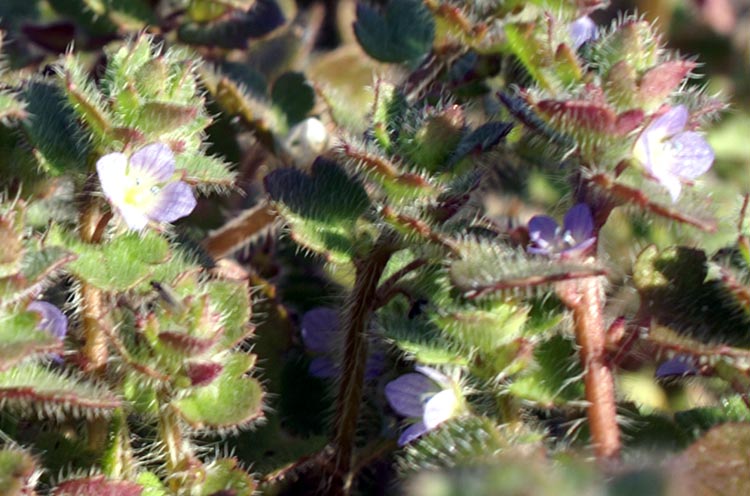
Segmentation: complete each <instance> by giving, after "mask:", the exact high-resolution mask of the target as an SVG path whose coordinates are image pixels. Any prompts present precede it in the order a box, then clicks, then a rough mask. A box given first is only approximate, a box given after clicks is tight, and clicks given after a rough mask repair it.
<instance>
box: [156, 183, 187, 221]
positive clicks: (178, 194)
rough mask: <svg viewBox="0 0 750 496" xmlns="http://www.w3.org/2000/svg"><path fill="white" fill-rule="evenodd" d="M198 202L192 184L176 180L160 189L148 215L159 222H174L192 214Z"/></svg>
mask: <svg viewBox="0 0 750 496" xmlns="http://www.w3.org/2000/svg"><path fill="white" fill-rule="evenodd" d="M196 203H197V202H196V200H195V195H193V190H192V189H190V186H188V184H187V183H185V182H183V181H176V182H173V183H169V184H167V185H166V186H164V187H163V188H162V189H161V191H159V193H158V199H157V201H156V202H155V203H154V205H153V207H151V208H150V209H149V211H148V212H147V215H148V216H149V218H151V219H153V220H155V221H157V222H174V221H176V220H177V219H179V218H181V217H185V216H186V215H188V214H190V212H192V211H193V209H194V208H195V205H196Z"/></svg>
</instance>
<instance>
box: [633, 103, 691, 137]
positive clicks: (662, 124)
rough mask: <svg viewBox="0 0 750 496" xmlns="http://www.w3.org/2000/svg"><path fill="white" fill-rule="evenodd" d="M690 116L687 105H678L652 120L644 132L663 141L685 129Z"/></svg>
mask: <svg viewBox="0 0 750 496" xmlns="http://www.w3.org/2000/svg"><path fill="white" fill-rule="evenodd" d="M688 116H689V114H688V109H687V107H686V106H684V105H677V106H675V107H672V108H671V109H669V110H667V111H666V112H664V113H663V114H662V115H660V116H659V117H657V118H656V119H654V120H653V121H651V124H649V125H648V127H647V128H646V129H645V131H644V132H643V133H644V134H645V135H648V136H650V138H651V139H653V140H654V141H657V142H658V141H662V140H664V139H666V138H668V137H671V136H674V135H675V134H677V133H679V132H681V131H682V130H683V129H685V125H686V124H687V121H688Z"/></svg>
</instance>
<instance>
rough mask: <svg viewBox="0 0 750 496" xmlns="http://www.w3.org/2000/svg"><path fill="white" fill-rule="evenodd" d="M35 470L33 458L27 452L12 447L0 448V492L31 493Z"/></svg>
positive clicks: (8, 495) (17, 495)
mask: <svg viewBox="0 0 750 496" xmlns="http://www.w3.org/2000/svg"><path fill="white" fill-rule="evenodd" d="M35 471H36V465H35V463H34V459H33V458H32V457H31V455H29V454H28V453H25V452H23V451H21V450H20V449H14V448H4V449H2V450H0V494H3V495H5V496H21V495H25V494H33V485H32V481H33V475H34V472H35ZM29 491H31V493H30V492H29Z"/></svg>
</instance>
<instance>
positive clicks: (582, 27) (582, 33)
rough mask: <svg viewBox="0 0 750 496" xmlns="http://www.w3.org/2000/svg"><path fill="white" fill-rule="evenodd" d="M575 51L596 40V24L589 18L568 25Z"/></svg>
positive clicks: (584, 17) (582, 18)
mask: <svg viewBox="0 0 750 496" xmlns="http://www.w3.org/2000/svg"><path fill="white" fill-rule="evenodd" d="M568 32H569V34H570V39H571V43H572V46H573V50H578V48H579V47H580V46H581V45H583V44H584V43H586V42H587V41H589V40H592V39H594V38H596V23H595V22H594V21H593V20H592V19H591V18H590V17H589V16H582V17H579V18H578V19H576V20H575V21H573V22H571V23H570V24H569V25H568Z"/></svg>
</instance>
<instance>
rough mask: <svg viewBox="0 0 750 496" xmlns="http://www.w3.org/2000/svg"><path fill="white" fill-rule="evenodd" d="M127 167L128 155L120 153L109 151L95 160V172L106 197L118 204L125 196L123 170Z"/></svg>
mask: <svg viewBox="0 0 750 496" xmlns="http://www.w3.org/2000/svg"><path fill="white" fill-rule="evenodd" d="M127 168H128V157H126V156H125V155H124V154H122V153H109V154H107V155H104V156H103V157H101V158H100V159H99V160H98V161H97V162H96V174H97V175H98V176H99V183H100V184H101V186H102V191H103V192H104V195H105V196H106V197H107V199H108V200H109V201H110V202H112V203H113V204H115V206H119V205H121V204H122V199H123V197H124V196H125V186H126V182H125V181H124V179H125V171H126V170H127Z"/></svg>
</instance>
